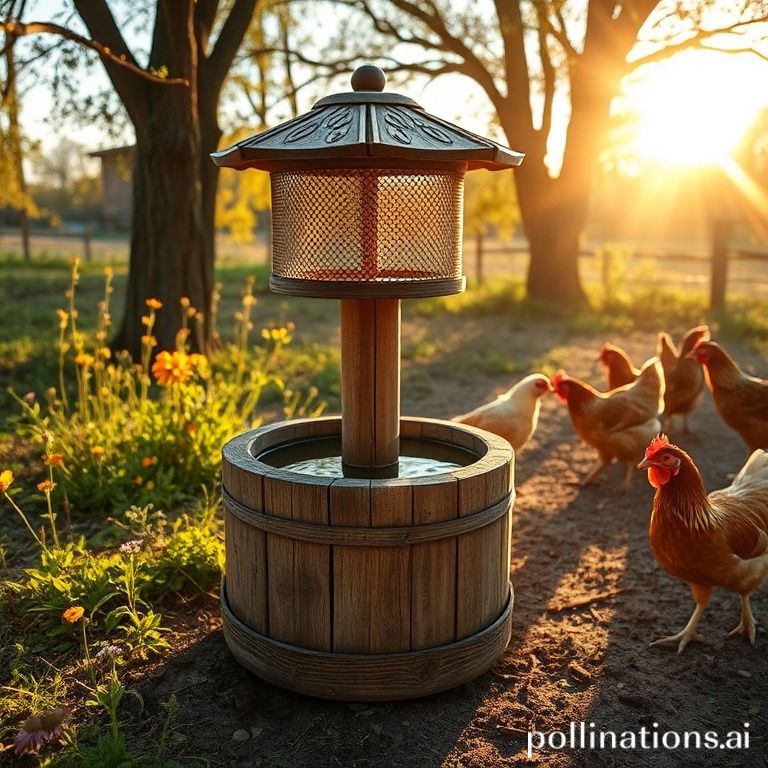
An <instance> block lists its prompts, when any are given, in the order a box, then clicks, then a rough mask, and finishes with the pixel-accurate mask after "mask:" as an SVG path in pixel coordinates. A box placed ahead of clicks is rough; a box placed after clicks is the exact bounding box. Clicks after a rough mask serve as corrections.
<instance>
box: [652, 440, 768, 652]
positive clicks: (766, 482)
mask: <svg viewBox="0 0 768 768" xmlns="http://www.w3.org/2000/svg"><path fill="white" fill-rule="evenodd" d="M638 468H640V469H647V470H648V481H649V482H650V484H651V485H652V486H653V487H654V488H656V495H655V496H654V498H653V511H652V513H651V523H650V527H649V531H648V535H649V538H650V541H651V547H652V548H653V551H654V554H655V555H656V560H657V561H658V562H659V565H661V567H662V568H664V570H665V571H667V572H668V573H670V574H671V575H672V576H675V577H676V578H678V579H682V580H683V581H687V582H688V584H689V585H690V587H691V591H692V592H693V599H694V600H695V601H696V608H695V609H694V611H693V614H692V615H691V618H690V620H689V621H688V623H687V624H686V625H685V627H684V629H683V630H682V631H681V632H678V633H677V634H676V635H670V636H669V637H662V638H659V639H658V640H655V641H654V642H653V643H651V645H662V644H672V645H674V644H676V645H677V652H678V653H682V652H683V650H684V649H685V646H686V645H688V643H689V642H690V641H691V640H701V639H702V637H701V635H699V634H698V632H697V628H698V624H699V619H700V618H701V615H702V613H704V609H705V608H706V606H707V603H708V602H709V599H710V597H711V596H712V590H713V589H714V588H715V587H724V588H725V589H728V590H730V591H731V592H736V593H738V594H739V595H741V621H740V622H739V625H738V626H737V627H736V628H735V629H734V630H733V631H732V632H730V633H729V634H730V635H737V634H743V635H746V637H747V638H748V639H749V641H750V642H751V643H752V644H753V645H754V642H755V620H754V617H753V616H752V610H751V608H750V605H749V596H750V595H751V594H752V592H754V591H755V590H756V589H757V588H758V587H759V586H760V585H761V584H762V583H763V582H764V581H765V579H766V577H768V452H766V451H755V452H754V453H753V454H752V455H751V456H750V458H749V459H748V460H747V463H746V464H745V465H744V466H743V467H742V468H741V470H740V472H739V473H738V474H737V475H736V478H735V479H734V481H733V482H732V483H731V485H729V486H728V487H727V488H723V489H722V490H719V491H713V492H712V493H710V494H709V496H707V492H706V490H705V489H704V483H703V481H702V479H701V475H700V474H699V470H698V469H697V468H696V465H695V464H694V463H693V460H692V459H691V457H690V456H689V455H688V454H687V453H686V452H685V451H683V450H682V449H681V448H678V447H677V446H676V445H672V444H671V443H670V442H669V440H668V438H667V437H666V435H658V436H657V437H655V438H654V439H653V440H652V441H651V443H650V445H649V446H648V448H647V450H646V451H645V459H644V460H643V461H641V462H640V464H638Z"/></svg>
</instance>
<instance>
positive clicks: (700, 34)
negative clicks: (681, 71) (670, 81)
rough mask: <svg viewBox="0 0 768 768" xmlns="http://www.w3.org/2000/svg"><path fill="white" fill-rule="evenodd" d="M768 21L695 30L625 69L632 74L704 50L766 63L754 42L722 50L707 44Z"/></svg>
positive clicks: (630, 63)
mask: <svg viewBox="0 0 768 768" xmlns="http://www.w3.org/2000/svg"><path fill="white" fill-rule="evenodd" d="M766 21H768V16H765V17H762V18H759V19H754V20H752V21H749V22H746V21H745V22H738V23H736V24H732V25H730V26H727V27H719V28H717V29H709V30H706V29H700V30H697V31H696V32H695V33H694V34H693V35H691V36H690V37H687V38H686V39H685V40H681V41H680V42H677V43H669V44H667V45H664V46H663V47H661V48H657V49H656V50H655V51H652V52H651V53H647V54H645V55H644V56H641V57H640V58H637V59H632V60H631V61H629V62H627V68H628V71H629V72H634V71H635V70H637V69H639V68H640V67H642V66H643V65H644V64H651V63H655V62H658V61H664V60H665V59H669V58H671V57H672V56H674V55H675V54H676V53H681V52H682V51H690V50H693V49H705V50H710V51H711V50H716V51H720V52H722V53H751V54H752V55H754V56H757V57H759V58H761V59H763V60H765V61H768V54H765V53H762V52H761V51H759V50H757V49H756V48H755V47H754V42H753V43H752V44H750V45H745V46H739V47H728V48H724V47H722V46H721V45H714V44H709V45H708V44H707V43H711V40H712V38H713V37H715V36H716V35H724V34H734V35H742V34H743V33H742V32H737V31H736V30H737V28H739V27H743V26H745V25H748V24H756V23H761V22H766ZM644 42H659V43H661V42H662V41H660V40H658V41H657V40H652V41H644Z"/></svg>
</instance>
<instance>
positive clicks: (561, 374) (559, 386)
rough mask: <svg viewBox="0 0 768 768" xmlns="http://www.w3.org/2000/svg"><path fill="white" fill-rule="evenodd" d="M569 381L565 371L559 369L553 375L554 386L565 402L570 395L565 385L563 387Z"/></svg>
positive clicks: (556, 392)
mask: <svg viewBox="0 0 768 768" xmlns="http://www.w3.org/2000/svg"><path fill="white" fill-rule="evenodd" d="M566 381H568V376H567V375H566V373H565V371H558V372H557V373H556V374H555V375H554V376H553V377H552V388H553V389H554V391H555V394H556V395H557V396H558V397H559V398H560V399H561V400H562V401H563V402H564V403H567V402H568V395H567V393H566V391H565V387H563V384H565V382H566Z"/></svg>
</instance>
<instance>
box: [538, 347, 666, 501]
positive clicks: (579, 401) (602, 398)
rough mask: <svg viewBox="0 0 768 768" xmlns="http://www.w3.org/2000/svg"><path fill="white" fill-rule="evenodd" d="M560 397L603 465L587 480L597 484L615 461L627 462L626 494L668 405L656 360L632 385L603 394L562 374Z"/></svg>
mask: <svg viewBox="0 0 768 768" xmlns="http://www.w3.org/2000/svg"><path fill="white" fill-rule="evenodd" d="M552 383H553V385H554V388H555V393H556V394H557V395H558V396H559V397H560V399H561V400H562V401H563V402H564V403H566V404H567V406H568V413H569V415H570V417H571V421H572V422H573V426H574V428H575V429H576V432H577V434H578V435H579V437H581V439H582V440H584V442H586V443H588V444H589V445H591V446H592V447H593V448H595V449H596V450H597V453H598V461H597V464H596V465H595V467H594V468H593V469H592V471H591V472H590V473H589V475H587V477H586V478H585V479H584V480H583V481H582V483H583V484H585V485H586V484H587V483H590V482H592V480H594V479H595V478H596V477H597V475H598V474H600V472H602V470H603V469H605V467H607V466H608V465H609V464H611V463H612V462H613V461H616V460H618V461H622V462H624V463H625V464H626V465H627V472H626V475H625V478H624V483H623V485H622V486H621V490H622V491H626V490H627V488H628V487H629V485H630V483H631V479H632V467H633V465H634V462H636V461H637V458H638V456H640V455H641V454H642V451H643V448H644V446H645V445H647V443H648V441H649V440H650V439H651V437H652V436H653V435H655V434H656V433H657V432H658V431H659V430H660V429H661V423H660V422H659V419H658V416H659V414H660V413H661V410H662V408H663V404H664V374H663V372H662V368H661V364H660V363H659V361H658V360H657V359H656V358H651V359H650V360H648V361H647V362H646V363H645V365H643V368H642V370H641V371H640V375H639V376H638V377H637V379H636V380H635V381H634V382H633V383H632V384H626V385H624V386H623V387H618V388H617V389H613V390H611V391H609V392H598V391H597V390H596V389H594V388H593V387H591V386H590V385H589V384H587V383H586V382H583V381H580V380H579V379H575V378H572V377H569V376H567V375H566V374H565V373H562V372H561V373H558V374H557V375H556V376H555V378H554V380H553V382H552Z"/></svg>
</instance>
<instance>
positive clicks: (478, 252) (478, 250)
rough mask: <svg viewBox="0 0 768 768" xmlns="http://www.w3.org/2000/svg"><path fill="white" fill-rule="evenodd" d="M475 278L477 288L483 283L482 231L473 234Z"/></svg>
mask: <svg viewBox="0 0 768 768" xmlns="http://www.w3.org/2000/svg"><path fill="white" fill-rule="evenodd" d="M475 280H476V281H477V287H478V288H479V287H480V286H481V285H482V284H483V233H482V231H478V233H477V234H476V235H475Z"/></svg>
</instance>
